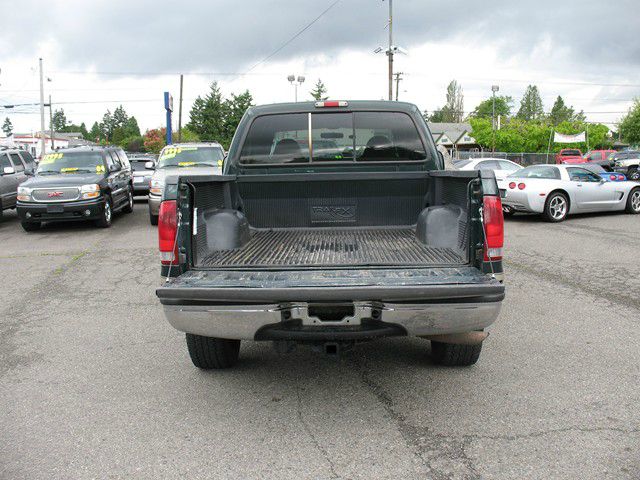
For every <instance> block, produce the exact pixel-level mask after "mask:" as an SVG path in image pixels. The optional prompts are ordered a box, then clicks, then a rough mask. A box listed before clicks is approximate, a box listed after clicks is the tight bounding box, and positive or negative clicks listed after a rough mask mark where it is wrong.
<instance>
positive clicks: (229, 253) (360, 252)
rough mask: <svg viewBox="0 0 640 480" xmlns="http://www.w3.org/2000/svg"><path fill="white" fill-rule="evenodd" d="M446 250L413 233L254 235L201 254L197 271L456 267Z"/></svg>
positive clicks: (333, 231)
mask: <svg viewBox="0 0 640 480" xmlns="http://www.w3.org/2000/svg"><path fill="white" fill-rule="evenodd" d="M464 263H465V260H464V259H463V258H462V257H461V256H460V254H459V253H458V252H456V251H455V250H454V249H451V248H444V247H433V246H429V245H425V244H424V243H422V242H420V241H419V240H418V239H417V238H416V235H415V228H411V227H408V228H403V227H397V228H342V229H335V228H332V229H328V228H313V229H311V228H309V229H305V228H301V229H253V230H252V232H251V238H250V240H249V242H248V243H247V244H246V245H243V246H242V248H238V249H233V250H218V251H213V252H209V253H207V254H205V255H204V256H203V257H202V258H201V259H200V262H199V267H200V268H221V267H242V268H289V267H338V266H349V267H350V266H396V267H397V266H405V267H406V266H421V267H424V266H432V267H440V266H456V265H463V264H464Z"/></svg>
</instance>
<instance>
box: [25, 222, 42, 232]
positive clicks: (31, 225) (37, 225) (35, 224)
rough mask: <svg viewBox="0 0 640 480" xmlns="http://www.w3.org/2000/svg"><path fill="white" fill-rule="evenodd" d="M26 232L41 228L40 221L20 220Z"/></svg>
mask: <svg viewBox="0 0 640 480" xmlns="http://www.w3.org/2000/svg"><path fill="white" fill-rule="evenodd" d="M20 225H22V228H23V229H24V231H25V232H36V231H38V230H40V226H41V224H40V222H20Z"/></svg>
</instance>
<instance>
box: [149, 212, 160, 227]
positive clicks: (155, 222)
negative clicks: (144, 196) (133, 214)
mask: <svg viewBox="0 0 640 480" xmlns="http://www.w3.org/2000/svg"><path fill="white" fill-rule="evenodd" d="M149 222H151V225H158V215H154V214H153V213H151V212H149Z"/></svg>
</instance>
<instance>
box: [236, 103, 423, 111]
mask: <svg viewBox="0 0 640 480" xmlns="http://www.w3.org/2000/svg"><path fill="white" fill-rule="evenodd" d="M327 101H328V102H337V101H338V100H335V101H332V100H327ZM340 102H343V100H340ZM344 102H346V103H347V105H346V106H336V107H322V106H316V104H317V103H322V102H289V103H272V104H268V105H258V106H254V107H250V108H249V109H248V110H247V113H248V114H250V115H271V114H277V113H310V112H311V113H313V112H351V111H354V110H357V111H378V112H379V111H387V112H406V113H414V112H416V111H417V110H418V107H416V106H415V105H414V104H413V103H408V102H390V101H386V100H344Z"/></svg>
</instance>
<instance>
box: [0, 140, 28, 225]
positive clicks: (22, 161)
mask: <svg viewBox="0 0 640 480" xmlns="http://www.w3.org/2000/svg"><path fill="white" fill-rule="evenodd" d="M35 168H36V163H35V161H34V159H33V157H32V156H31V154H30V153H29V152H27V151H25V150H21V149H18V148H0V220H1V219H2V216H3V212H4V211H5V210H8V209H13V208H16V197H17V195H18V187H19V186H20V185H21V184H22V183H23V182H24V181H26V180H27V178H28V177H29V176H31V175H33V173H34V171H35Z"/></svg>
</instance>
